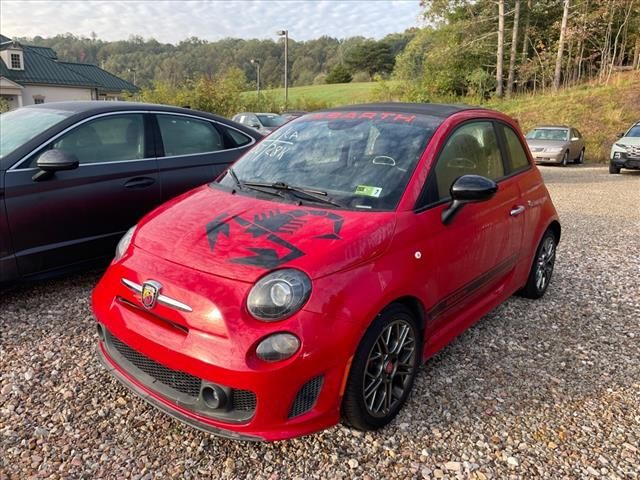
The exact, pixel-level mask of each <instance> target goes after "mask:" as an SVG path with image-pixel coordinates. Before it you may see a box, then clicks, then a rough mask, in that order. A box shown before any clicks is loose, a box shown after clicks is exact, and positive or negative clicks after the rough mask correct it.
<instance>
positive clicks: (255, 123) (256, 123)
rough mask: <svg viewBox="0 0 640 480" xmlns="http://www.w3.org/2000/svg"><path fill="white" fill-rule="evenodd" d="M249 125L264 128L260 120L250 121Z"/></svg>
mask: <svg viewBox="0 0 640 480" xmlns="http://www.w3.org/2000/svg"><path fill="white" fill-rule="evenodd" d="M249 126H250V127H251V128H262V125H260V124H259V123H258V122H249Z"/></svg>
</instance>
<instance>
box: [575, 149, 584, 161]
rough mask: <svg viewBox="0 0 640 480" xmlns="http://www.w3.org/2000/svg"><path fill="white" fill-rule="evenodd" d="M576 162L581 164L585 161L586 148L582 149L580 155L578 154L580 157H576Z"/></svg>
mask: <svg viewBox="0 0 640 480" xmlns="http://www.w3.org/2000/svg"><path fill="white" fill-rule="evenodd" d="M576 163H577V164H578V165H581V164H583V163H584V148H583V149H582V150H580V155H578V158H576Z"/></svg>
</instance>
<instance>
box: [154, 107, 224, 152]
mask: <svg viewBox="0 0 640 480" xmlns="http://www.w3.org/2000/svg"><path fill="white" fill-rule="evenodd" d="M157 118H158V126H159V127H160V134H161V135H162V143H163V145H164V154H165V156H167V157H174V156H177V155H191V154H195V153H207V152H215V151H218V150H223V149H224V141H223V139H222V135H220V132H218V130H216V128H215V127H214V126H213V125H212V124H211V123H210V122H207V121H205V120H197V119H195V118H193V117H182V116H177V115H157Z"/></svg>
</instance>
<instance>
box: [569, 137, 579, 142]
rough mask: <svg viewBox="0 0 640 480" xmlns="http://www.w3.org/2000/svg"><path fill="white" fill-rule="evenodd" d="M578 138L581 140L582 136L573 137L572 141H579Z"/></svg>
mask: <svg viewBox="0 0 640 480" xmlns="http://www.w3.org/2000/svg"><path fill="white" fill-rule="evenodd" d="M578 140H580V137H571V141H572V142H577V141H578Z"/></svg>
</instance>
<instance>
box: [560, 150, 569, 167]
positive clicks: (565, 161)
mask: <svg viewBox="0 0 640 480" xmlns="http://www.w3.org/2000/svg"><path fill="white" fill-rule="evenodd" d="M568 160H569V152H564V156H563V157H562V161H561V162H560V165H562V166H563V167H566V166H567V161H568Z"/></svg>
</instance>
